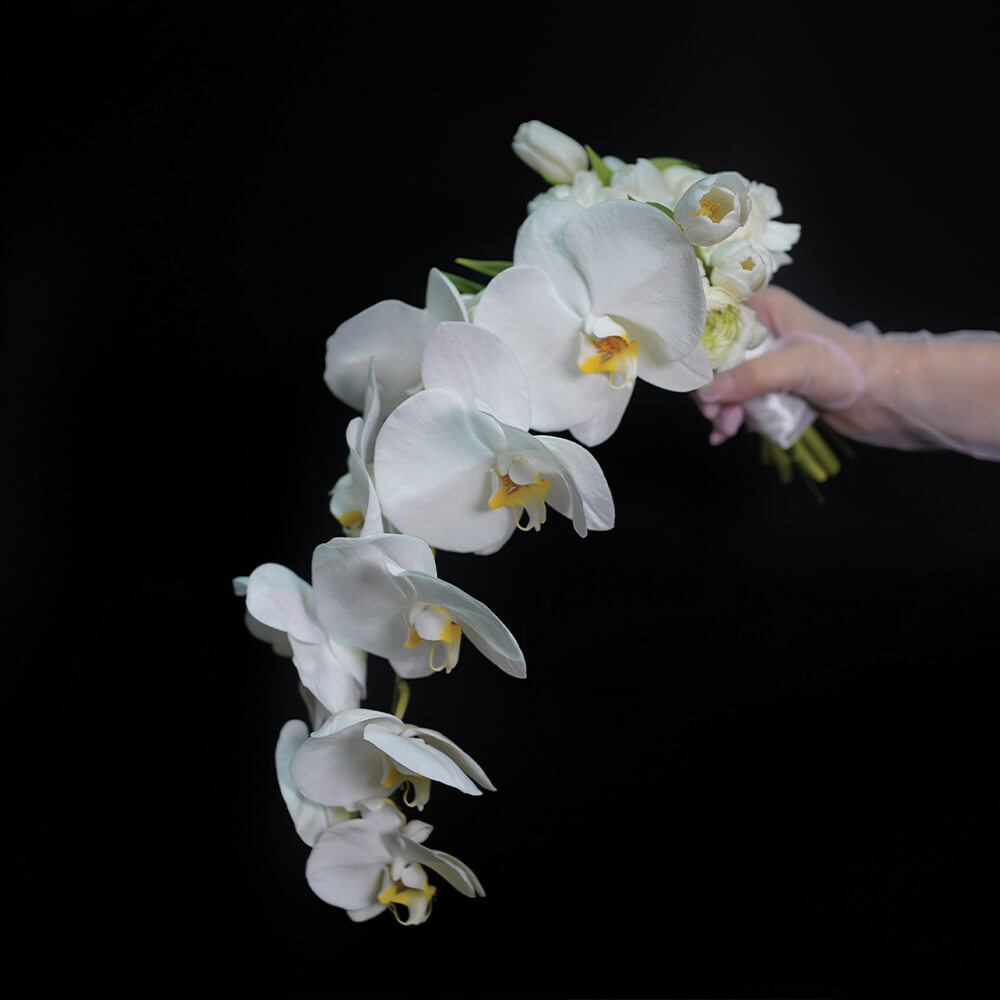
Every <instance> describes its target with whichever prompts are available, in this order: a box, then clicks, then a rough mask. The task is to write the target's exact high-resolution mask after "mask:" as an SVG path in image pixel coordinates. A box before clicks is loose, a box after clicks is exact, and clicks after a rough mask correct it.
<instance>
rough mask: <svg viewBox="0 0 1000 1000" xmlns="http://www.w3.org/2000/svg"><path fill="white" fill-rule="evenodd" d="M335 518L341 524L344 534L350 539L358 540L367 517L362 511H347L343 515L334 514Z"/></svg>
mask: <svg viewBox="0 0 1000 1000" xmlns="http://www.w3.org/2000/svg"><path fill="white" fill-rule="evenodd" d="M333 516H334V517H335V518H336V519H337V520H338V521H339V522H340V526H341V528H343V529H344V534H345V535H347V536H348V537H349V538H357V537H358V535H359V534H361V526H362V525H363V524H364V521H365V515H364V514H362V513H361V511H360V510H345V511H344V512H343V513H342V514H334V515H333Z"/></svg>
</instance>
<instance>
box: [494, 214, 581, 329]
mask: <svg viewBox="0 0 1000 1000" xmlns="http://www.w3.org/2000/svg"><path fill="white" fill-rule="evenodd" d="M583 211H584V209H583V206H581V205H578V204H577V203H576V202H573V201H561V200H560V201H552V202H549V203H547V204H545V205H543V206H541V207H540V208H538V209H537V210H536V211H534V212H532V213H531V214H530V215H529V216H528V217H527V218H526V219H525V220H524V222H523V223H522V224H521V226H520V228H519V229H518V231H517V235H516V236H515V238H514V265H515V266H517V265H519V264H525V265H529V266H531V267H537V268H539V269H540V270H542V271H544V272H545V273H546V274H548V275H549V276H550V277H551V278H552V281H553V285H554V286H555V288H556V289H558V295H559V297H560V299H561V300H562V302H563V303H564V304H565V305H566V306H567V307H568V308H569V309H571V310H572V311H573V312H574V313H576V314H577V315H580V316H582V315H583V314H584V313H586V312H587V308H588V305H589V302H590V297H589V295H588V292H587V286H586V283H585V282H584V280H583V278H582V277H581V275H580V273H579V271H578V270H577V269H576V268H575V267H574V266H573V262H572V261H571V260H570V258H569V257H568V256H567V255H566V250H565V248H564V246H563V234H564V230H565V229H566V226H567V224H568V223H570V222H571V221H572V220H573V219H574V218H576V217H577V216H579V215H580V214H581V213H582V212H583ZM494 280H495V279H494ZM491 284H492V282H491ZM487 287H489V286H487ZM481 306H482V303H481V302H480V307H481ZM476 315H477V322H479V321H481V318H480V316H479V313H478V311H477V314H476ZM486 325H487V326H488V325H489V324H488V323H487V324H486Z"/></svg>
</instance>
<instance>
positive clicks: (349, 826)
mask: <svg viewBox="0 0 1000 1000" xmlns="http://www.w3.org/2000/svg"><path fill="white" fill-rule="evenodd" d="M432 830H433V827H431V826H430V825H429V824H427V823H422V822H420V821H418V820H410V822H406V817H405V816H404V815H403V813H401V812H400V811H399V809H398V808H396V806H394V805H393V804H392V803H391V802H389V801H388V800H386V801H385V803H384V804H383V805H381V806H380V807H379V808H376V809H371V810H369V809H363V810H362V812H361V815H360V816H359V817H357V818H356V819H351V820H347V821H346V822H344V823H338V824H337V825H336V826H332V827H330V828H329V829H327V830H326V831H324V832H323V833H322V834H321V835H320V837H319V838H318V840H317V841H316V845H315V846H314V847H313V849H312V852H311V853H310V855H309V860H308V861H307V862H306V879H307V881H308V882H309V886H310V888H311V889H312V890H313V892H315V893H316V895H317V896H319V897H320V899H322V900H323V901H324V902H327V903H329V904H330V905H331V906H339V907H341V908H342V909H344V910H346V911H347V915H348V916H349V917H350V918H351V919H352V920H354V921H363V920H370V919H371V918H372V917H376V916H378V915H379V914H380V913H383V912H384V911H385V910H391V911H392V913H393V915H394V916H395V917H396V919H397V920H398V921H399V922H400V923H403V924H420V923H423V922H424V921H425V920H426V919H427V917H428V916H429V915H430V908H431V902H432V900H433V897H434V895H435V893H436V891H437V889H436V887H435V886H433V885H431V884H430V882H429V880H428V878H427V873H426V871H425V869H428V868H429V869H430V870H431V871H433V872H435V873H436V874H437V875H439V876H440V877H441V878H443V879H444V880H445V881H446V882H447V883H448V884H449V885H451V886H452V887H453V888H455V889H457V890H458V891H459V892H460V893H462V895H464V896H469V897H475V896H484V895H485V893H484V891H483V887H482V885H481V884H480V882H479V879H478V878H476V876H475V874H474V873H473V871H472V870H471V869H470V868H469V867H468V865H465V864H463V863H462V862H461V861H459V860H458V859H457V858H455V857H452V855H450V854H445V853H444V852H443V851H432V850H430V849H429V848H427V847H425V846H424V843H423V842H424V841H425V840H426V839H427V837H428V836H429V835H430V834H431V832H432ZM401 907H403V908H405V909H406V911H407V918H406V919H405V920H403V919H402V918H401V917H400V912H399V911H400V908H401Z"/></svg>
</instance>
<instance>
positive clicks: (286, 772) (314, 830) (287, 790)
mask: <svg viewBox="0 0 1000 1000" xmlns="http://www.w3.org/2000/svg"><path fill="white" fill-rule="evenodd" d="M308 739H309V727H308V726H307V725H306V724H305V723H304V722H303V721H302V720H301V719H289V720H288V722H286V723H285V724H284V725H283V726H282V727H281V732H280V733H279V734H278V741H277V744H276V745H275V748H274V764H275V770H276V771H277V775H278V788H279V789H280V791H281V797H282V799H283V800H284V802H285V805H286V806H287V807H288V814H289V815H290V816H291V818H292V822H293V823H294V824H295V831H296V833H298V835H299V837H300V838H301V839H302V841H303V843H306V844H308V845H309V846H310V847H313V846H314V845H315V843H316V841H317V840H319V838H320V835H321V834H323V833H324V832H325V831H327V830H329V829H330V827H332V826H336V825H337V824H338V823H343V822H344V821H345V820H348V819H354V818H355V816H356V815H357V813H356V812H352V811H351V810H349V809H344V808H342V807H340V806H326V805H322V804H321V803H319V802H315V801H313V800H312V799H309V798H307V797H306V796H305V795H303V794H302V792H301V790H300V789H299V788H298V786H297V785H296V784H295V781H294V780H293V778H292V760H293V759H294V757H295V754H296V751H297V750H298V749H299V747H301V746H302V744H303V743H305V742H306V741H307V740H308Z"/></svg>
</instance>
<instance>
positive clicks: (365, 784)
mask: <svg viewBox="0 0 1000 1000" xmlns="http://www.w3.org/2000/svg"><path fill="white" fill-rule="evenodd" d="M366 725H368V723H366V722H363V721H362V722H357V723H355V725H353V726H349V727H347V728H346V729H342V730H340V731H338V732H334V733H331V734H330V735H328V736H318V735H315V734H314V735H313V736H311V737H310V738H309V739H307V740H306V741H305V742H304V743H302V745H301V746H300V747H299V748H298V750H297V751H296V752H295V756H294V757H293V758H292V761H291V766H290V771H291V776H292V780H293V781H294V782H295V784H296V786H297V787H298V788H299V789H300V791H301V792H302V794H303V795H305V796H306V797H307V798H310V799H312V800H313V801H314V802H321V803H323V804H324V805H329V806H343V807H345V808H348V809H357V808H358V806H359V805H360V803H362V802H364V801H366V800H368V799H373V798H377V797H379V796H384V795H387V794H389V792H391V791H392V789H391V788H386V787H384V786H383V785H382V778H383V777H384V774H385V766H384V758H383V756H382V754H381V753H380V751H379V750H378V749H377V748H376V747H375V746H373V745H371V744H369V743H367V742H366V741H365V740H364V739H363V738H362V737H363V733H364V727H365V726H366ZM318 732H322V730H319V731H318Z"/></svg>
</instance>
